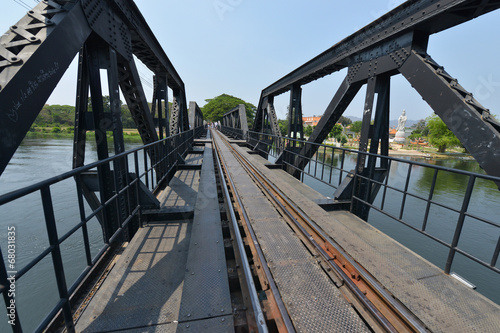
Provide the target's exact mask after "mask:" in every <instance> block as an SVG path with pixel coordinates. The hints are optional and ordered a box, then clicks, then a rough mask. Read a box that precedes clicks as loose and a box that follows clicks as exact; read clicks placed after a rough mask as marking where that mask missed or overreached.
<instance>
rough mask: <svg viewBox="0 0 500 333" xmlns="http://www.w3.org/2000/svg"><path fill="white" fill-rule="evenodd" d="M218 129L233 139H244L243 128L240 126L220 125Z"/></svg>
mask: <svg viewBox="0 0 500 333" xmlns="http://www.w3.org/2000/svg"><path fill="white" fill-rule="evenodd" d="M220 131H221V132H222V133H224V135H226V136H228V137H231V138H234V139H239V140H244V138H243V130H242V129H240V128H234V127H229V126H221V129H220Z"/></svg>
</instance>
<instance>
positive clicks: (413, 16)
mask: <svg viewBox="0 0 500 333" xmlns="http://www.w3.org/2000/svg"><path fill="white" fill-rule="evenodd" d="M499 7H500V1H499V0H490V1H484V0H409V1H406V2H405V3H403V4H402V5H400V6H399V7H397V8H395V9H394V10H392V11H390V12H389V13H387V14H385V15H384V16H382V17H380V18H379V19H377V20H375V21H373V22H372V23H370V24H369V25H367V26H366V27H364V28H363V29H361V30H359V31H358V32H356V33H354V34H352V35H351V36H349V37H347V38H345V39H344V40H342V41H341V42H339V43H337V44H335V45H334V46H332V47H331V48H329V49H328V50H326V51H325V52H323V53H321V54H320V55H318V56H317V57H315V58H313V59H311V60H310V61H308V62H306V63H305V64H304V65H302V66H300V67H299V68H297V69H295V70H294V71H292V72H291V73H289V74H288V75H286V76H284V77H283V78H281V79H280V80H278V81H276V82H275V83H273V84H271V85H270V86H268V87H267V88H265V89H264V90H263V91H262V97H266V96H277V95H279V94H282V93H284V92H286V91H289V90H290V89H291V87H292V86H293V85H294V84H299V85H304V84H307V83H309V82H311V81H314V80H316V79H319V78H321V77H324V76H326V75H329V74H331V73H334V72H336V71H339V70H341V69H343V68H345V67H349V66H351V65H353V64H355V63H358V62H360V60H361V58H363V57H366V56H368V57H371V58H377V57H379V56H380V55H381V54H382V52H385V53H386V54H387V52H390V51H391V50H390V49H391V48H386V49H385V50H384V49H383V48H381V49H380V50H377V46H381V45H382V44H383V43H384V42H387V41H389V40H393V39H397V38H399V37H400V36H403V35H406V34H408V33H413V32H415V31H418V32H419V33H422V34H423V35H426V36H428V35H431V34H434V33H438V32H440V31H443V30H446V29H448V28H450V27H453V26H456V25H459V24H462V23H464V22H467V21H469V20H472V19H474V18H476V17H478V16H480V15H483V14H486V13H489V12H491V11H493V10H496V9H498V8H499ZM370 51H374V53H373V54H371V55H370V53H371V52H370ZM377 51H378V54H377Z"/></svg>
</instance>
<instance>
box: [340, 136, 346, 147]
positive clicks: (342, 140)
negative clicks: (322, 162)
mask: <svg viewBox="0 0 500 333" xmlns="http://www.w3.org/2000/svg"><path fill="white" fill-rule="evenodd" d="M346 143H347V138H346V137H345V135H342V137H341V138H340V144H341V145H342V146H343V145H345V144H346Z"/></svg>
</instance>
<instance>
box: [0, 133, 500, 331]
mask: <svg viewBox="0 0 500 333" xmlns="http://www.w3.org/2000/svg"><path fill="white" fill-rule="evenodd" d="M138 146H140V144H139V143H137V144H128V145H127V147H126V148H127V149H131V148H135V147H138ZM72 149H73V147H72V140H70V139H32V140H25V142H24V143H23V144H22V145H21V146H20V147H19V149H18V150H17V152H16V154H15V155H14V157H13V159H12V160H11V163H10V164H9V166H8V167H7V169H6V170H5V172H4V174H3V175H2V176H1V177H0V194H4V193H8V192H10V191H12V190H15V189H18V188H22V187H24V186H27V185H30V184H33V183H36V182H38V181H41V180H45V179H47V178H50V177H53V176H57V175H59V174H61V173H64V172H66V171H68V170H71V160H72ZM336 158H337V157H335V158H334V160H333V161H332V160H331V156H329V157H327V161H328V163H331V164H333V165H336V164H337V163H338V162H339V161H338V159H337V160H336ZM412 159H414V158H412ZM95 160H96V149H95V146H93V145H92V144H89V145H88V146H87V155H86V163H90V162H92V161H95ZM414 160H418V159H414ZM422 161H423V162H427V163H429V161H425V160H422ZM432 163H434V164H437V165H442V166H446V167H451V168H456V169H462V170H469V171H474V172H481V170H480V168H479V166H478V165H477V163H476V162H475V161H471V160H460V159H449V160H439V161H435V162H432ZM354 164H355V156H354V155H352V156H349V155H348V156H347V159H346V161H345V169H347V170H350V169H352V168H353V167H354ZM318 170H319V169H318ZM329 173H330V169H329V168H327V169H325V174H324V175H323V179H327V180H328V179H329V177H330V175H329ZM406 174H407V166H406V165H404V164H402V163H399V164H398V163H395V164H393V166H392V168H391V172H390V177H389V185H391V186H394V187H396V188H400V189H403V188H404V185H405V179H406ZM318 176H320V174H319V173H318ZM432 177H433V170H430V169H428V168H420V167H417V168H414V169H413V170H412V176H411V178H410V186H409V188H410V189H412V193H414V194H417V195H421V196H423V197H427V196H428V193H429V187H430V185H431V182H432ZM338 178H339V173H338V172H337V171H334V170H332V179H334V180H335V179H338ZM304 181H305V183H307V184H309V185H310V186H312V187H313V188H315V189H316V190H318V191H319V192H321V193H323V194H324V195H326V196H330V197H331V196H332V194H333V190H332V188H331V187H329V186H327V185H325V184H323V183H320V182H318V181H315V180H314V179H311V178H310V177H306V178H305V180H304ZM466 185H467V178H466V177H464V176H460V175H456V174H451V173H443V174H440V175H439V177H438V182H437V187H436V190H435V195H434V200H436V201H438V202H440V203H443V204H445V205H449V206H452V207H455V208H457V209H460V206H461V204H462V201H463V197H464V193H465V188H466ZM51 192H52V199H53V202H54V209H55V215H56V219H57V226H58V234H59V236H61V235H62V234H64V233H65V232H67V231H68V230H70V229H71V228H72V227H73V226H74V225H75V224H77V223H78V222H79V212H78V204H77V196H76V186H75V182H74V180H73V179H68V180H66V181H64V182H61V183H59V184H57V185H55V186H53V187H51ZM381 192H382V191H380V193H379V195H378V197H377V199H376V201H375V205H377V206H380V204H381V202H380V201H381V199H380V198H381ZM401 201H402V197H401V195H400V194H399V193H398V192H396V191H391V190H389V191H388V192H387V199H386V202H385V207H384V209H385V210H386V211H388V212H390V213H391V214H394V215H399V210H400V207H401ZM470 210H471V212H473V213H474V214H477V215H479V216H482V217H485V218H488V219H491V220H493V221H495V222H497V223H498V221H499V216H500V214H499V213H500V192H499V191H498V188H497V187H496V186H495V185H494V184H492V183H489V182H484V181H478V182H477V184H476V187H475V191H474V196H473V198H472V202H471V204H470ZM89 212H90V209H89V208H88V207H87V213H89ZM424 212H425V203H424V202H423V201H420V200H417V199H412V198H408V199H407V201H406V205H405V211H404V215H403V219H404V220H406V221H408V223H411V224H412V225H415V226H419V225H420V224H421V223H422V219H423V214H424ZM457 218H458V214H457V213H454V212H452V211H450V210H446V209H441V208H439V207H433V208H432V209H431V212H430V218H429V222H428V232H430V233H431V234H433V235H435V236H438V237H440V238H442V239H444V240H446V241H451V237H453V232H454V230H455V225H456V221H457ZM368 222H369V223H371V224H372V225H374V226H375V227H377V228H378V229H380V230H382V231H383V232H385V233H386V234H388V235H389V236H391V237H393V238H395V239H396V240H398V241H399V242H401V243H402V244H404V245H406V246H408V247H409V248H410V249H412V250H413V251H415V252H416V253H418V254H420V255H421V256H423V257H424V258H426V259H427V260H429V261H431V262H432V263H434V264H435V265H437V266H439V267H441V268H443V267H444V264H445V262H446V257H447V253H448V252H447V249H446V248H445V247H443V246H441V245H439V244H437V243H436V242H434V241H432V240H430V239H429V238H427V237H425V236H422V235H420V234H418V233H417V232H415V231H412V230H411V229H409V228H407V227H405V226H402V225H400V224H398V223H396V222H394V221H392V220H391V219H389V218H387V217H386V216H385V215H383V214H381V213H378V212H376V211H374V210H372V212H371V213H370V216H369V220H368ZM8 226H15V227H16V242H17V243H16V246H17V253H16V255H17V262H16V264H17V269H20V268H21V267H23V266H24V265H25V264H26V263H28V262H29V261H30V260H32V259H33V258H35V257H36V256H37V255H38V254H40V253H41V252H42V251H43V250H44V249H46V248H47V247H48V239H47V236H46V229H45V222H44V218H43V213H42V209H41V199H40V194H39V193H34V194H31V195H29V196H27V197H25V198H23V199H21V200H17V201H15V202H13V203H11V204H8V205H4V206H1V207H0V244H1V246H2V253H3V254H4V255H5V254H6V253H7V249H6V246H5V245H6V244H5V243H6V239H7V227H8ZM89 232H90V242H91V244H92V254H93V255H95V254H97V253H98V251H99V250H100V249H101V248H102V246H103V241H102V231H101V228H100V225H99V223H98V222H97V220H92V221H91V222H90V223H89ZM499 237H500V231H499V230H498V229H495V228H493V227H489V226H487V225H484V224H482V223H476V222H474V221H466V223H465V226H464V230H463V236H462V239H461V241H460V246H461V247H462V248H464V249H465V250H467V251H470V252H471V253H473V254H474V255H476V256H478V257H479V258H481V259H485V260H489V259H490V258H491V255H492V251H493V249H494V246H495V244H496V242H497V240H498V238H499ZM492 247H493V249H492ZM62 255H63V260H64V263H65V266H64V269H65V275H66V281H67V284H68V286H69V285H71V284H72V283H73V282H74V281H75V279H76V278H77V277H78V275H79V274H80V272H81V271H82V270H83V269H84V267H85V258H84V248H83V238H82V234H81V232H77V233H75V235H73V236H72V237H71V238H70V239H68V240H67V241H65V242H64V243H63V244H62ZM452 271H455V272H457V273H458V274H460V275H462V276H463V277H465V278H466V279H468V280H470V281H472V282H473V283H474V284H476V285H477V286H478V291H479V292H481V293H483V294H484V295H486V296H487V297H489V298H490V299H492V300H494V301H495V302H497V303H500V278H499V276H498V275H497V274H494V273H492V272H490V271H489V270H487V269H484V268H482V267H480V266H479V265H477V264H474V263H471V262H470V261H469V260H465V259H464V258H463V257H461V256H459V255H457V257H456V259H455V262H454V265H453V269H452ZM16 288H17V290H16V291H17V292H16V299H17V301H18V302H17V304H18V306H19V307H18V310H19V315H20V318H21V322H22V323H23V329H24V330H25V331H32V330H33V329H34V328H36V325H37V324H38V323H39V322H40V321H41V320H42V319H43V317H44V316H45V315H47V313H48V311H49V308H48V307H47V306H48V304H50V305H53V304H55V303H56V302H57V300H58V296H57V288H56V285H55V278H54V273H53V269H52V261H51V258H50V256H49V257H48V258H46V259H44V261H43V262H42V263H41V264H39V265H37V266H36V268H35V269H33V270H31V271H30V272H29V273H28V274H27V275H25V276H24V277H23V278H21V279H20V280H19V281H18V282H17V286H16ZM4 313H5V310H4V309H3V306H2V307H0V316H1V315H4ZM4 318H6V315H5V317H4ZM8 329H10V328H9V327H8V326H7V324H6V320H0V332H7V330H8Z"/></svg>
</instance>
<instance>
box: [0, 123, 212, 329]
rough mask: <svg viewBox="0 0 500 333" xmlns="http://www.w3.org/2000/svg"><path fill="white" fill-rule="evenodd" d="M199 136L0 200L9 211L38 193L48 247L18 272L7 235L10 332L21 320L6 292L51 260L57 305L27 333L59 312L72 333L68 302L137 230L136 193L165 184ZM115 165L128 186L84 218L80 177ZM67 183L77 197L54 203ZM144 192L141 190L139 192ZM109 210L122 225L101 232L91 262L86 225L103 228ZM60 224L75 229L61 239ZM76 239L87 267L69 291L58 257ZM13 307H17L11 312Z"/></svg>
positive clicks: (3, 281)
mask: <svg viewBox="0 0 500 333" xmlns="http://www.w3.org/2000/svg"><path fill="white" fill-rule="evenodd" d="M202 130H203V129H202V128H201V129H200V128H198V129H194V130H189V131H186V132H182V133H179V134H177V135H175V136H171V137H168V138H166V139H163V140H161V141H158V142H155V143H152V144H148V145H145V146H142V147H139V148H135V149H132V150H129V151H127V152H124V153H121V154H118V155H115V156H112V157H110V158H108V159H106V160H102V161H97V162H94V163H91V164H88V165H85V166H83V167H80V168H78V169H74V170H72V171H69V172H67V173H64V174H62V175H59V176H57V177H53V178H50V179H48V180H45V181H42V182H39V183H37V184H34V185H31V186H28V187H25V188H22V189H19V190H16V191H13V192H10V193H7V194H4V195H1V196H0V207H2V208H7V209H8V205H9V204H10V203H13V202H14V201H16V200H20V199H22V198H26V197H27V196H29V195H30V194H36V193H39V194H40V196H41V200H42V212H41V214H40V216H44V222H45V226H46V232H47V236H48V240H49V244H48V245H47V246H46V248H45V249H44V250H43V251H42V252H40V253H38V254H35V257H34V259H32V260H31V261H29V262H28V263H27V264H25V265H24V266H23V267H18V266H17V263H18V262H19V261H17V263H16V259H15V256H14V253H15V245H14V244H15V233H14V232H15V230H12V234H9V235H10V236H9V237H11V239H12V242H10V241H9V243H8V244H5V247H4V249H7V253H4V254H3V256H2V253H1V250H0V257H1V258H3V259H4V260H2V261H1V263H0V293H2V294H3V298H4V300H5V306H6V309H7V314H11V315H12V316H13V317H10V318H11V319H12V320H13V322H14V323H15V325H12V326H11V327H12V330H13V331H14V332H22V330H23V329H22V320H21V319H22V318H20V317H19V312H18V311H17V309H18V307H19V305H20V304H16V301H17V302H18V303H19V299H16V298H15V296H14V294H12V293H11V292H10V291H9V290H11V289H12V288H11V286H12V285H15V283H17V281H19V280H20V279H22V278H23V277H25V276H26V275H27V273H28V272H30V271H31V270H33V269H34V268H36V267H38V268H39V265H40V264H41V262H42V261H43V260H44V259H45V260H49V258H50V257H51V258H52V265H53V267H52V268H53V269H52V271H53V273H54V274H55V277H56V282H57V292H58V295H59V297H58V301H57V302H56V304H52V305H50V310H49V311H48V315H47V316H46V317H45V318H44V319H43V320H42V321H41V322H40V323H39V325H38V326H37V327H36V328H35V329H33V328H30V329H29V330H34V331H35V332H42V331H44V330H45V329H46V328H47V326H48V325H49V324H50V323H51V321H52V320H53V319H54V318H55V317H56V316H57V315H58V313H60V312H62V315H63V318H64V323H65V326H66V328H67V329H68V331H69V332H74V324H73V314H74V313H73V310H74V305H75V304H73V301H74V300H73V299H72V296H73V295H75V292H77V289H79V288H80V287H79V286H80V284H81V283H82V282H83V281H84V280H85V279H86V278H87V277H88V275H89V273H90V272H92V271H93V269H94V268H95V266H96V265H98V264H99V263H100V260H101V258H102V257H103V256H104V255H106V254H108V253H110V251H112V249H113V248H115V247H116V246H119V245H120V244H121V243H123V241H124V240H125V239H126V236H127V235H126V232H128V227H129V225H132V224H133V225H134V227H135V226H138V225H140V224H141V208H142V207H141V198H140V193H141V186H142V187H144V185H142V184H145V185H146V186H147V187H148V189H150V190H155V189H156V188H157V187H158V185H159V184H160V183H161V182H163V181H164V180H165V179H166V177H167V175H168V174H171V173H172V172H174V171H175V169H176V166H177V165H178V164H179V163H181V162H182V158H180V157H185V155H186V154H187V152H188V151H189V149H190V147H191V146H192V143H193V139H194V134H195V132H196V131H198V133H202ZM153 154H155V156H156V157H159V158H156V159H154V161H156V162H155V163H152V162H151V161H152V159H151V158H150V156H152V155H153ZM115 163H123V164H124V165H125V169H126V170H127V173H128V177H125V179H127V180H126V184H124V185H123V186H122V187H118V185H117V182H116V181H115V190H114V194H113V196H112V197H111V198H110V199H109V200H107V201H106V202H101V203H100V204H99V206H98V208H97V209H94V210H92V211H91V212H90V213H88V209H86V206H87V205H86V203H85V199H84V194H83V191H82V185H83V182H84V177H85V176H86V175H89V174H94V175H95V173H96V170H97V169H98V168H102V167H103V166H107V167H108V168H110V169H113V165H115ZM71 178H74V179H75V181H76V197H73V198H68V197H65V199H64V203H61V202H54V200H53V198H54V195H53V192H52V189H53V188H54V186H56V185H57V184H59V183H61V182H63V181H65V180H68V179H71ZM94 190H95V189H94ZM94 190H93V191H94ZM143 190H144V189H142V191H143ZM123 202H125V204H123ZM61 204H63V205H74V206H77V207H78V211H79V216H78V217H77V216H76V215H75V216H74V219H75V220H74V221H61V220H60V219H57V220H56V217H55V215H56V214H55V209H54V207H55V206H57V205H61ZM109 208H111V209H112V210H113V209H116V211H117V212H118V214H117V215H118V216H122V219H121V220H120V221H119V222H120V223H119V227H118V228H117V230H115V231H114V232H113V233H112V234H110V235H106V231H104V232H103V234H104V244H103V246H102V248H101V249H100V251H98V253H97V254H96V255H95V256H93V257H92V254H91V253H92V252H96V249H94V248H92V249H91V247H92V246H91V243H90V241H89V230H88V225H89V223H90V221H95V219H96V218H101V219H102V218H103V219H104V221H100V222H101V225H104V224H106V215H107V212H108V211H109ZM123 210H125V211H123ZM56 213H57V212H56ZM72 217H73V216H72ZM60 223H64V225H65V226H66V225H68V224H69V225H70V226H71V225H73V226H72V227H71V229H70V230H69V231H67V232H65V233H64V234H63V235H59V234H58V226H59V225H60ZM103 229H105V228H103ZM9 231H10V230H9ZM77 233H81V241H82V242H83V247H82V248H81V249H80V250H81V251H82V252H83V254H82V255H81V256H80V257H84V258H85V259H84V260H86V267H85V269H84V270H83V271H82V272H81V273H80V274H79V276H78V277H77V278H76V279H75V280H74V281H70V283H71V284H70V285H69V286H68V285H67V281H68V276H67V275H65V268H66V269H67V268H68V263H66V266H65V264H64V263H63V259H62V257H63V255H64V253H63V251H62V245H63V244H64V243H65V242H66V245H67V242H75V238H74V237H73V236H77ZM70 238H71V239H70ZM9 239H10V238H9ZM72 256H75V254H74V253H72ZM14 263H16V265H14ZM70 264H74V265H75V266H76V265H77V264H76V263H74V260H72V261H70ZM78 267H80V266H78ZM14 268H15V270H14ZM66 272H67V271H66ZM41 280H42V279H40V281H41ZM38 283H40V282H38ZM30 284H31V285H35V287H36V284H37V282H36V281H35V282H33V281H30ZM37 288H46V286H43V285H39V286H37ZM54 292H55V291H54ZM29 301H30V302H35V301H36V300H35V299H33V298H30V299H29ZM12 304H14V305H15V306H14V307H12ZM21 306H22V305H21ZM44 307H46V308H49V305H48V304H45V303H44ZM9 320H10V319H9ZM30 321H32V318H30ZM25 330H26V328H25Z"/></svg>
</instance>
